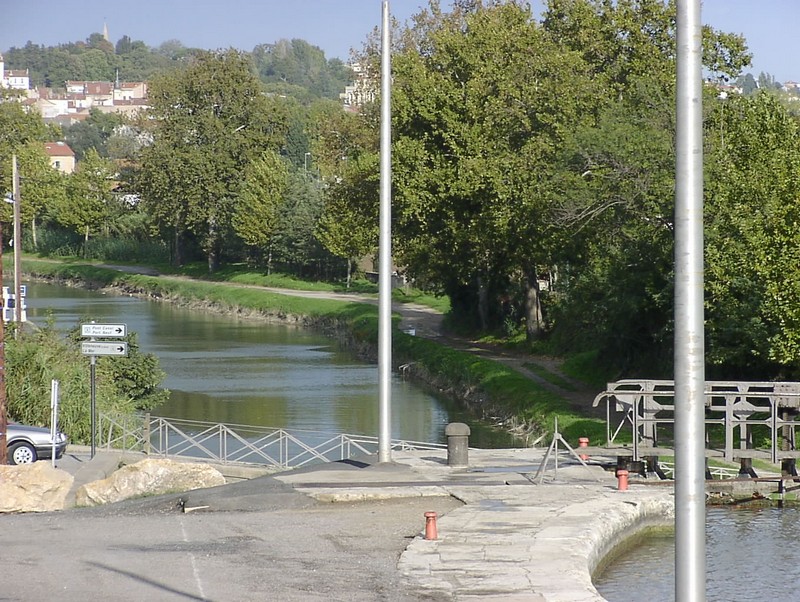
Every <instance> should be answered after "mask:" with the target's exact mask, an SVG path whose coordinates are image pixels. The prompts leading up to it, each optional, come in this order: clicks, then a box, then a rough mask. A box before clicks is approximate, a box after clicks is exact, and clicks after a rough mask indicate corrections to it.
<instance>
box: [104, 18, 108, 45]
mask: <svg viewBox="0 0 800 602" xmlns="http://www.w3.org/2000/svg"><path fill="white" fill-rule="evenodd" d="M103 39H104V40H105V41H106V42H108V41H109V39H108V24H107V23H106V22H105V21H103Z"/></svg>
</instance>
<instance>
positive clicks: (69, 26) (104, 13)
mask: <svg viewBox="0 0 800 602" xmlns="http://www.w3.org/2000/svg"><path fill="white" fill-rule="evenodd" d="M381 4H382V3H381V0H227V1H226V0H215V1H214V2H211V1H210V0H81V2H75V3H66V4H65V3H64V2H63V1H62V0H0V50H7V49H8V48H10V47H12V46H24V45H25V43H26V42H27V41H28V40H31V41H33V42H34V43H37V44H44V45H46V46H50V45H55V44H59V43H65V42H75V41H78V40H84V39H86V38H88V37H89V35H90V34H91V33H94V32H101V31H102V29H103V23H104V22H105V23H107V24H108V30H109V37H110V39H111V41H112V42H116V41H117V40H118V39H119V38H121V37H122V36H123V35H129V36H130V37H131V38H132V39H134V40H143V41H144V42H145V43H146V44H147V45H148V46H158V45H159V44H161V43H162V42H164V41H167V40H170V39H176V40H180V41H181V42H183V44H185V45H186V46H192V47H198V48H209V49H211V48H228V47H231V46H232V47H235V48H241V49H243V50H252V48H253V47H254V46H255V45H256V44H260V43H270V42H274V41H276V40H278V39H281V38H289V39H291V38H301V39H304V40H306V41H308V42H310V43H311V44H313V45H315V46H319V47H320V48H322V49H323V50H324V51H325V54H326V56H327V57H328V58H332V57H339V58H341V59H342V60H347V58H348V56H349V50H350V48H353V47H355V48H360V47H361V45H362V43H363V42H364V40H365V39H366V37H367V35H368V34H369V32H370V31H371V30H372V28H373V27H375V26H377V25H379V24H380V21H381ZM442 4H443V5H445V6H447V5H449V0H443V1H442ZM532 4H533V5H534V7H541V6H542V0H535V1H534V2H533V3H532ZM389 5H390V8H391V11H392V14H393V15H394V16H395V17H396V18H398V19H399V20H400V21H404V20H405V19H407V18H408V17H410V16H411V15H413V14H414V13H416V12H418V10H419V8H420V7H421V6H424V5H427V2H426V0H390V2H389ZM703 22H704V23H707V24H709V25H712V26H713V27H715V28H716V29H721V30H723V31H730V32H733V33H741V34H744V36H745V37H746V38H747V40H748V43H749V46H750V50H751V51H752V52H753V54H754V58H753V67H752V68H751V69H749V70H750V71H752V72H753V74H754V75H756V76H757V75H758V73H759V72H761V71H766V72H768V73H770V74H772V75H774V76H775V78H776V79H777V80H778V81H786V80H794V81H800V62H798V61H796V60H794V59H793V54H794V53H793V52H792V51H791V46H792V40H793V39H794V36H795V31H796V29H797V26H798V25H799V24H800V0H704V1H703Z"/></svg>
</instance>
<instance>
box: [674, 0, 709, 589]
mask: <svg viewBox="0 0 800 602" xmlns="http://www.w3.org/2000/svg"><path fill="white" fill-rule="evenodd" d="M677 9H678V12H677V22H676V25H677V68H678V80H677V105H676V108H677V132H676V141H675V147H676V164H675V600H677V601H679V602H703V601H704V600H705V599H706V589H705V588H706V539H705V528H706V514H705V503H706V500H705V450H704V444H705V425H704V413H705V396H704V389H705V342H704V331H703V129H702V117H703V80H702V52H703V48H702V30H701V21H700V0H678V2H677Z"/></svg>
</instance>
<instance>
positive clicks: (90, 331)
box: [81, 324, 128, 338]
mask: <svg viewBox="0 0 800 602" xmlns="http://www.w3.org/2000/svg"><path fill="white" fill-rule="evenodd" d="M127 332H128V327H127V325H125V324H81V336H82V337H107V338H111V337H124V336H125V335H126V334H127Z"/></svg>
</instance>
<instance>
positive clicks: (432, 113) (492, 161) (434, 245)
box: [393, 3, 598, 337]
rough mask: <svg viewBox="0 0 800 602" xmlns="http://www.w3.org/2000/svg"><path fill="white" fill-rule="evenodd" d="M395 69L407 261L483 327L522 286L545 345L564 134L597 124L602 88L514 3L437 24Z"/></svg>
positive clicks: (399, 197)
mask: <svg viewBox="0 0 800 602" xmlns="http://www.w3.org/2000/svg"><path fill="white" fill-rule="evenodd" d="M422 34H424V36H425V37H421V35H422ZM423 48H424V49H425V50H426V51H425V52H422V51H421V50H422V49H423ZM394 70H395V92H394V95H393V102H394V106H393V109H394V131H395V132H396V133H395V143H394V149H393V150H394V157H395V167H394V169H393V174H394V178H395V185H396V192H395V203H396V206H397V219H396V224H397V226H396V231H397V233H398V238H397V243H396V249H397V257H398V259H399V261H400V262H401V263H402V265H405V266H407V267H408V270H409V271H410V273H411V274H412V276H414V277H416V278H418V279H421V280H422V281H424V282H439V283H441V285H442V287H443V290H444V292H446V293H447V294H448V295H449V296H450V298H451V303H452V304H453V308H454V311H455V312H457V313H459V314H460V315H461V317H462V318H464V319H466V320H469V321H470V322H472V323H473V324H476V325H478V326H481V327H484V328H489V327H492V326H493V325H495V324H497V323H498V322H499V320H500V319H501V316H500V315H499V314H498V313H497V312H496V308H499V307H500V306H501V303H500V300H501V299H503V298H506V297H507V296H508V295H509V293H510V287H511V286H512V281H516V282H518V283H519V284H515V285H514V286H522V287H523V288H524V290H525V291H526V293H525V294H524V295H523V303H524V304H525V307H526V317H527V320H526V322H527V328H528V333H529V335H530V336H531V337H536V336H539V334H540V333H541V331H542V328H543V324H542V318H541V316H542V310H541V305H540V302H541V298H540V296H539V294H538V280H539V278H538V271H539V270H540V269H541V268H542V267H545V266H547V265H549V263H550V262H551V260H552V257H551V256H552V253H553V244H554V242H555V240H556V239H555V238H554V237H553V236H552V230H553V227H554V219H555V218H554V215H553V214H552V210H553V204H552V203H551V197H552V193H551V184H550V183H549V182H548V176H549V175H550V174H551V173H552V172H553V169H552V168H551V167H550V166H551V165H552V163H553V161H554V160H555V157H556V151H557V149H558V147H559V144H560V143H561V141H562V140H563V137H564V133H565V132H566V131H567V130H568V129H569V128H571V127H576V126H577V125H579V124H580V123H582V122H583V121H585V120H586V119H589V118H591V115H592V113H593V107H594V105H595V103H596V98H597V96H598V91H597V90H596V86H595V84H594V83H593V81H592V79H591V78H590V77H589V73H588V72H587V71H586V70H585V68H584V65H583V63H582V61H581V60H580V57H579V56H577V54H575V53H571V52H565V51H563V50H561V49H560V48H559V47H558V46H556V45H555V44H553V43H552V42H551V41H550V40H549V39H548V37H547V36H546V35H544V32H543V30H542V29H541V28H539V27H538V26H537V25H536V23H535V22H534V21H533V19H532V15H531V14H530V11H529V9H527V8H524V7H522V6H520V5H517V4H516V3H504V4H499V5H493V6H490V7H488V8H482V7H476V8H474V10H470V11H468V12H465V13H460V12H458V11H456V12H454V13H452V14H450V15H445V16H441V17H440V20H439V21H438V22H437V23H436V24H435V25H434V27H433V28H432V29H430V30H428V31H425V32H419V33H418V35H417V36H415V46H412V47H410V48H408V49H407V50H406V51H404V52H402V53H401V54H399V55H398V56H397V57H396V58H395V60H394Z"/></svg>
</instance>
